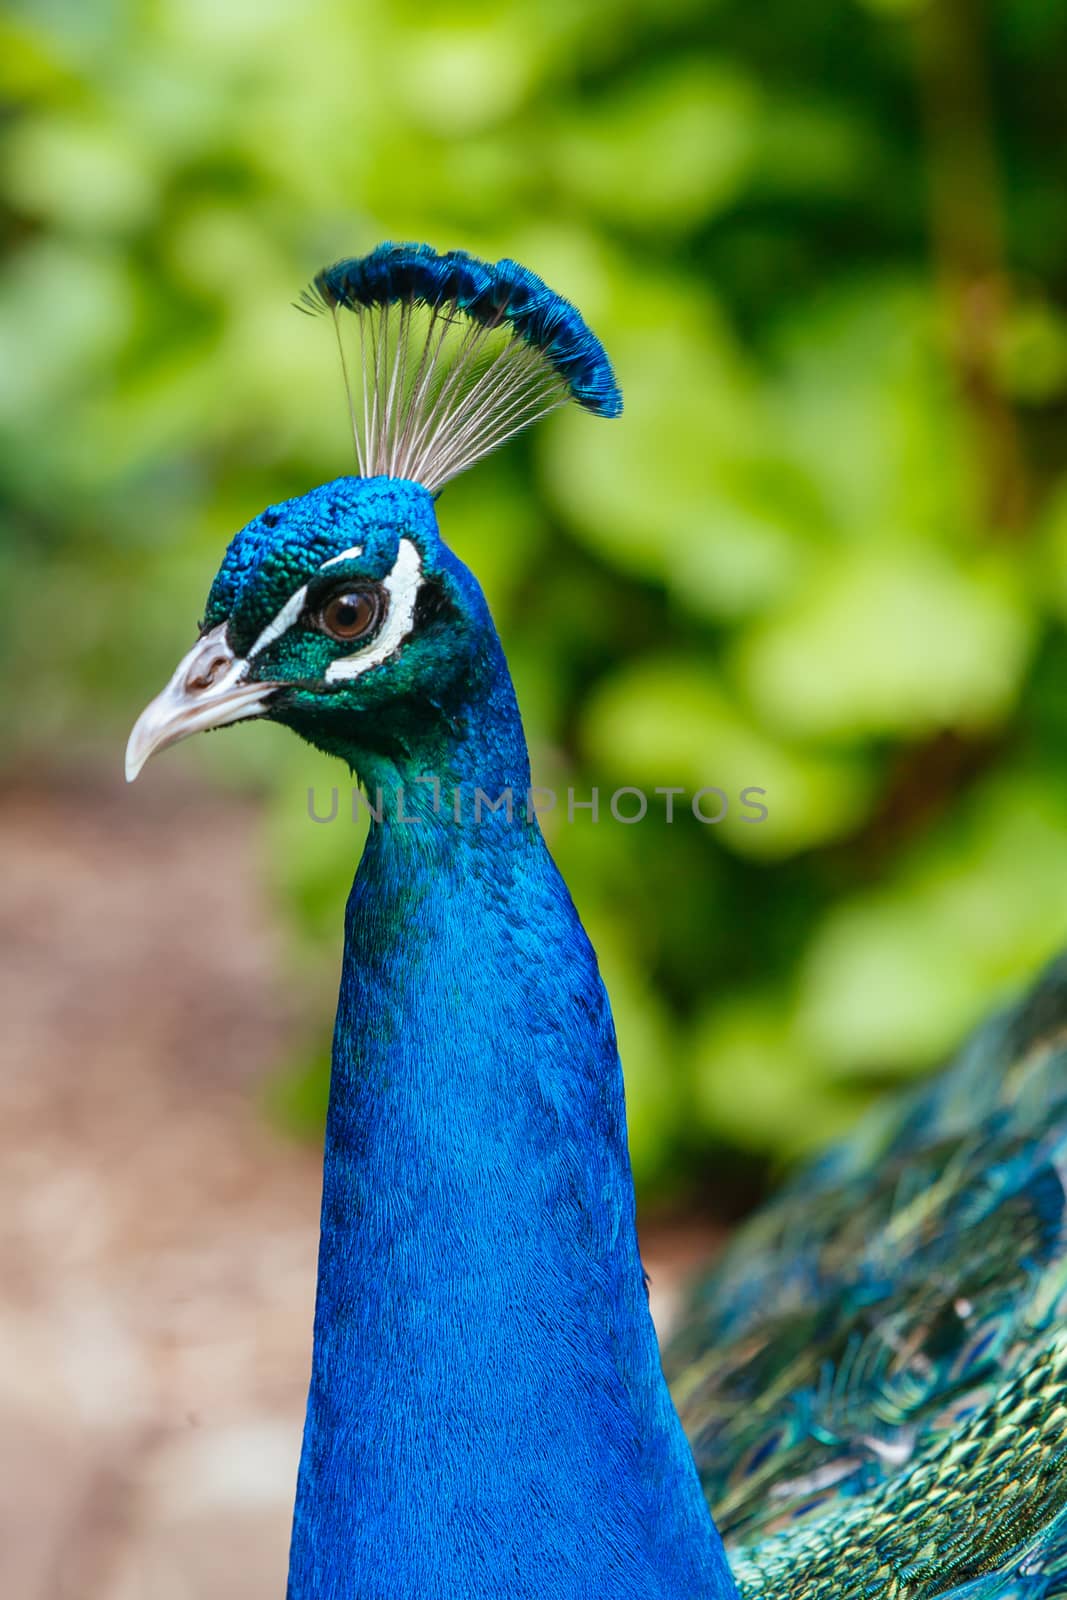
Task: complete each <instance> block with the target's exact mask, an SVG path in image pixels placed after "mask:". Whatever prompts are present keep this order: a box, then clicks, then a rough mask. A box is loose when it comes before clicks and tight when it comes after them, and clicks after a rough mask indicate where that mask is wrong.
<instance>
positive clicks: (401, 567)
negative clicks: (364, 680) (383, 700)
mask: <svg viewBox="0 0 1067 1600" xmlns="http://www.w3.org/2000/svg"><path fill="white" fill-rule="evenodd" d="M382 587H383V588H384V589H385V592H386V594H387V595H388V596H389V608H388V610H387V612H386V614H385V626H384V627H383V629H382V631H381V633H380V634H379V635H378V637H377V638H376V639H375V640H374V642H373V644H370V645H368V646H367V648H366V649H365V650H361V651H357V652H356V654H355V655H351V656H342V657H341V659H340V660H339V661H331V662H330V665H329V666H328V667H327V668H326V681H327V683H337V682H339V681H342V680H344V679H345V678H358V677H359V675H360V673H361V672H367V671H369V669H370V668H371V667H376V666H377V665H378V663H379V662H380V661H384V660H385V659H386V657H387V656H391V655H392V653H393V651H394V650H397V649H399V647H400V646H401V645H402V644H403V642H404V640H405V639H406V638H407V636H408V634H409V633H410V632H411V629H412V626H413V624H414V621H415V601H416V600H417V598H418V594H419V589H420V588H421V587H422V560H421V558H420V556H419V552H418V550H417V549H416V547H415V546H414V545H413V544H412V542H411V540H410V539H401V541H400V547H399V549H398V551H397V557H396V561H395V563H394V565H393V570H392V572H390V574H389V576H388V577H387V578H386V580H385V582H384V583H383V585H382Z"/></svg>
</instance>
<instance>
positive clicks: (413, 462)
mask: <svg viewBox="0 0 1067 1600" xmlns="http://www.w3.org/2000/svg"><path fill="white" fill-rule="evenodd" d="M301 302H302V307H303V309H306V310H309V311H319V310H322V309H323V308H325V309H326V310H328V311H329V312H330V313H331V314H332V316H333V319H334V325H335V328H336V330H337V337H338V343H339V346H340V349H341V359H342V365H343V367H344V374H345V382H346V386H347V388H348V395H349V408H350V412H351V417H352V428H353V434H354V436H355V442H356V452H357V455H358V457H359V464H360V471H361V472H362V473H363V474H364V475H372V474H376V473H377V474H384V475H386V476H390V477H406V478H412V479H414V480H415V481H417V482H420V483H423V484H425V485H426V487H427V488H430V489H437V488H439V487H440V486H441V484H443V483H444V482H446V481H447V480H448V479H449V478H452V477H455V476H456V474H457V473H459V472H462V471H463V470H464V469H465V468H466V467H468V466H470V465H471V464H472V462H474V461H476V460H479V459H480V458H481V457H482V456H484V455H487V454H488V453H489V451H490V450H493V449H496V447H497V446H498V445H500V444H502V443H503V442H504V440H505V439H509V438H511V437H512V435H513V434H515V433H518V432H519V431H520V430H521V429H523V428H525V427H528V426H529V424H530V423H531V422H533V421H535V420H536V419H537V418H538V417H541V416H544V415H545V414H546V413H547V412H549V411H552V410H555V409H556V408H557V407H558V406H560V405H563V404H565V403H566V402H567V401H569V400H575V401H577V403H578V404H579V405H580V406H582V407H583V408H584V409H585V410H586V411H590V412H592V413H593V414H594V415H595V416H600V417H617V416H618V415H619V413H620V412H621V411H622V396H621V394H620V393H619V388H618V385H617V384H616V382H615V375H614V373H613V372H612V370H611V363H610V362H609V360H608V358H607V355H606V354H605V352H604V348H603V346H602V345H601V343H600V341H599V339H597V337H596V335H595V334H594V333H593V332H592V331H591V330H590V328H589V327H588V326H587V325H586V323H585V321H584V319H583V318H582V316H581V315H580V313H579V312H578V311H577V309H576V308H575V307H574V306H573V305H571V303H570V301H568V300H565V299H564V298H563V297H562V295H558V294H556V293H555V292H554V291H553V290H552V289H550V288H549V287H548V285H547V284H545V283H544V282H543V281H542V279H541V278H539V277H538V276H537V274H536V273H533V272H531V271H529V269H528V268H526V267H524V266H521V265H520V264H519V262H517V261H509V260H504V261H498V262H496V263H495V264H494V263H491V262H486V261H480V260H478V259H477V258H476V257H475V256H471V255H468V254H467V252H466V251H465V250H449V251H447V252H446V253H445V254H443V255H442V254H438V253H437V251H435V250H433V249H431V248H430V246H429V245H426V244H381V245H379V246H378V248H377V249H376V250H373V251H371V253H370V254H369V255H366V256H356V257H353V258H351V259H350V260H346V261H338V262H336V263H335V264H334V265H333V266H331V267H326V268H324V269H323V271H322V272H320V273H319V274H318V276H317V277H316V278H315V279H314V281H313V283H312V284H311V285H310V287H309V288H308V289H307V290H306V291H305V293H304V294H303V296H302V297H301ZM339 311H346V312H353V313H355V317H354V319H353V321H354V322H355V323H356V324H357V325H358V329H359V356H358V362H357V363H353V362H351V361H349V360H347V359H346V355H345V345H344V338H343V331H342V319H340V318H339V317H338V312H339ZM343 321H344V322H345V323H346V324H347V322H348V319H347V318H345V319H343ZM353 377H356V378H357V379H359V380H361V381H360V382H359V383H358V385H357V387H358V393H357V392H354V391H353Z"/></svg>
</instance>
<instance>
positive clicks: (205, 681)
mask: <svg viewBox="0 0 1067 1600" xmlns="http://www.w3.org/2000/svg"><path fill="white" fill-rule="evenodd" d="M232 665H233V657H232V656H227V655H217V656H212V658H211V660H210V661H206V662H205V661H197V662H195V663H194V665H193V667H192V669H191V670H190V672H189V675H188V677H187V678H186V680H185V687H186V689H187V690H188V691H189V692H190V693H195V692H196V691H197V690H200V689H210V688H211V685H212V684H213V683H217V682H218V680H219V678H221V677H222V675H223V673H224V672H225V671H226V670H227V668H228V667H230V666H232Z"/></svg>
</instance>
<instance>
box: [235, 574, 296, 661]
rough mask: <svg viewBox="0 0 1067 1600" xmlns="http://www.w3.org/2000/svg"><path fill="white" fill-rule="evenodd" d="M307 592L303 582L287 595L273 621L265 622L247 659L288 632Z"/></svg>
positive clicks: (256, 654)
mask: <svg viewBox="0 0 1067 1600" xmlns="http://www.w3.org/2000/svg"><path fill="white" fill-rule="evenodd" d="M307 592H308V586H307V584H306V583H305V584H302V585H301V586H300V588H299V589H298V590H297V591H296V593H295V594H291V595H290V596H289V598H288V600H287V601H286V602H285V604H284V605H283V606H282V609H281V610H280V611H279V612H278V615H277V616H276V617H275V618H274V621H273V622H268V623H267V626H266V627H265V628H264V629H263V632H262V633H261V634H260V636H259V638H258V639H257V640H256V642H255V644H254V645H253V646H252V648H251V650H250V651H249V652H248V659H249V660H251V659H252V657H253V656H258V654H259V652H260V651H261V650H265V649H266V648H267V646H268V645H269V644H273V643H274V641H275V639H280V638H281V636H282V634H283V633H288V632H289V629H290V628H291V627H292V626H293V623H294V622H296V620H297V619H298V617H299V616H300V613H301V612H302V611H303V609H304V601H305V600H306V599H307Z"/></svg>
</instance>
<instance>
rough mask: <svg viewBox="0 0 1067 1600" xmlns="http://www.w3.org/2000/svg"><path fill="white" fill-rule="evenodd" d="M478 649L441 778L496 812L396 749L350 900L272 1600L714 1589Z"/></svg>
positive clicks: (716, 1545)
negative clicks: (397, 789) (293, 1459)
mask: <svg viewBox="0 0 1067 1600" xmlns="http://www.w3.org/2000/svg"><path fill="white" fill-rule="evenodd" d="M488 639H489V642H488V644H487V645H486V648H485V650H484V651H483V653H482V657H481V659H480V661H479V664H478V667H477V669H476V671H475V673H474V675H473V678H474V681H473V686H472V690H471V703H470V706H469V710H470V715H469V717H468V718H467V719H466V720H465V725H464V727H463V729H462V730H461V731H460V732H458V733H457V732H456V731H455V730H453V731H452V732H451V735H450V743H449V745H448V749H447V751H446V752H445V753H444V755H443V757H442V761H443V764H444V766H445V767H446V769H447V770H446V771H440V770H438V771H437V775H438V776H440V777H441V778H442V780H443V781H444V782H445V783H446V788H447V786H448V785H451V784H452V783H458V784H461V785H462V786H463V788H464V791H465V792H466V793H473V789H474V787H475V786H480V787H482V788H483V789H484V790H485V791H486V792H487V793H489V794H490V795H494V796H495V795H496V794H497V793H498V792H499V791H500V790H501V789H502V788H503V787H505V786H508V785H510V786H511V787H512V788H513V790H514V792H515V796H516V808H515V813H514V819H513V820H512V821H511V822H508V821H507V819H506V816H505V814H504V812H503V811H500V812H497V813H489V812H485V813H483V815H482V817H481V820H480V821H479V822H475V821H474V818H473V815H472V813H471V808H469V807H468V808H466V809H465V812H464V816H463V820H462V821H461V822H459V823H457V822H456V821H455V819H454V816H453V813H452V809H451V806H450V805H449V804H448V803H447V802H443V803H442V806H441V810H440V813H439V814H436V815H435V814H434V812H433V808H432V803H431V799H432V790H431V789H430V787H429V786H422V787H419V786H416V785H414V784H413V782H412V779H413V778H414V776H416V775H425V773H426V771H427V770H428V769H427V766H426V765H425V757H426V753H425V752H421V753H420V759H419V763H418V764H414V765H413V766H412V769H411V771H402V770H400V769H399V768H397V769H396V776H398V777H399V779H400V780H401V781H403V782H404V785H405V794H406V796H407V797H408V801H409V803H408V806H407V813H408V814H409V815H410V814H412V812H413V811H414V809H415V807H416V806H419V807H420V809H421V815H420V820H419V821H418V822H416V823H403V822H397V821H396V820H395V814H391V808H387V813H386V815H387V820H386V821H384V822H382V823H381V824H377V825H376V826H375V827H374V829H373V831H372V834H371V837H370V840H369V842H368V844H367V848H366V851H365V853H364V856H363V859H362V861H361V863H360V867H359V871H358V873H357V875H356V880H355V884H354V885H353V889H352V894H351V897H350V899H349V903H348V910H347V916H346V926H345V954H344V967H343V971H342V976H341V993H340V1004H339V1009H338V1015H337V1028H336V1036H335V1042H334V1058H333V1078H332V1086H331V1094H330V1106H329V1115H328V1121H327V1130H326V1155H325V1172H324V1185H323V1202H322V1242H321V1253H320V1259H319V1287H318V1301H317V1307H316V1315H315V1348H314V1359H313V1370H312V1378H311V1391H310V1396H309V1403H308V1416H307V1425H306V1429H305V1435H304V1448H303V1456H302V1460H301V1467H300V1478H299V1485H298V1492H297V1506H296V1515H295V1522H294V1531H293V1544H292V1555H291V1565H290V1576H289V1591H288V1593H289V1600H474V1597H477V1600H517V1597H520V1596H522V1597H529V1600H535V1597H536V1600H636V1597H641V1600H668V1597H669V1600H708V1597H715V1600H727V1597H732V1596H734V1594H735V1592H736V1591H735V1590H734V1586H733V1582H732V1579H731V1578H730V1575H729V1572H728V1569H727V1566H726V1562H725V1558H724V1556H723V1552H722V1545H721V1543H720V1540H719V1537H718V1534H717V1533H716V1531H715V1529H714V1527H713V1525H712V1522H711V1519H710V1517H709V1515H708V1512H707V1508H706V1506H705V1504H704V1501H703V1499H702V1496H701V1493H700V1488H699V1485H698V1482H697V1478H696V1473H695V1470H694V1468H693V1464H692V1460H691V1457H690V1454H689V1448H688V1445H687V1444H686V1441H685V1438H684V1436H683V1434H682V1432H681V1428H680V1425H679V1423H678V1420H677V1417H676V1415H675V1413H674V1410H673V1407H672V1405H671V1402H670V1400H669V1397H668V1394H667V1390H666V1387H665V1384H664V1381H663V1377H662V1373H661V1370H660V1364H659V1355H658V1350H657V1345H656V1339H655V1334H654V1331H653V1328H652V1323H651V1320H650V1318H649V1313H648V1306H647V1298H646V1290H645V1283H644V1277H643V1273H642V1268H641V1263H640V1259H639V1256H638V1249H637V1240H636V1234H635V1229H634V1196H633V1186H632V1182H631V1177H630V1167H629V1159H628V1155H627V1148H626V1127H625V1113H624V1106H623V1088H622V1077H621V1073H620V1069H619V1063H618V1056H617V1052H616V1045H615V1033H614V1028H613V1025H612V1020H611V1013H610V1009H609V1006H608V1001H607V997H606V995H605V992H604V989H603V986H602V984H601V980H600V976H599V973H598V970H597V964H596V958H595V956H594V954H593V952H592V950H591V948H590V946H589V943H588V941H587V939H586V936H585V934H584V932H583V929H582V927H581V924H580V922H579V920H578V916H577V913H576V912H575V909H574V906H573V904H572V903H571V900H570V897H569V895H568V893H567V890H566V887H565V886H564V884H563V882H562V879H561V878H560V876H559V873H558V872H557V870H556V868H555V865H554V863H553V862H552V859H551V857H550V856H549V854H548V851H547V849H546V847H545V845H544V842H543V840H542V838H541V834H540V831H539V829H538V827H537V824H536V822H532V823H530V822H527V821H526V820H525V817H524V813H523V809H522V805H521V797H522V796H523V794H524V792H525V789H526V787H527V784H528V781H529V778H528V763H527V756H526V747H525V741H524V739H523V734H522V727H521V723H520V720H519V714H518V710H517V708H516V705H515V699H514V694H513V691H512V688H511V682H510V679H509V676H508V672H507V668H506V665H505V663H504V659H503V655H502V653H501V651H500V647H499V644H498V642H497V640H496V637H495V635H494V634H490V635H489V636H488ZM429 770H434V769H432V768H431V769H429ZM365 776H366V773H365ZM379 776H380V774H376V775H374V776H372V777H371V780H370V781H371V782H372V783H373V782H374V781H375V779H376V778H377V777H379ZM417 797H421V800H420V799H418V798H417Z"/></svg>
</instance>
